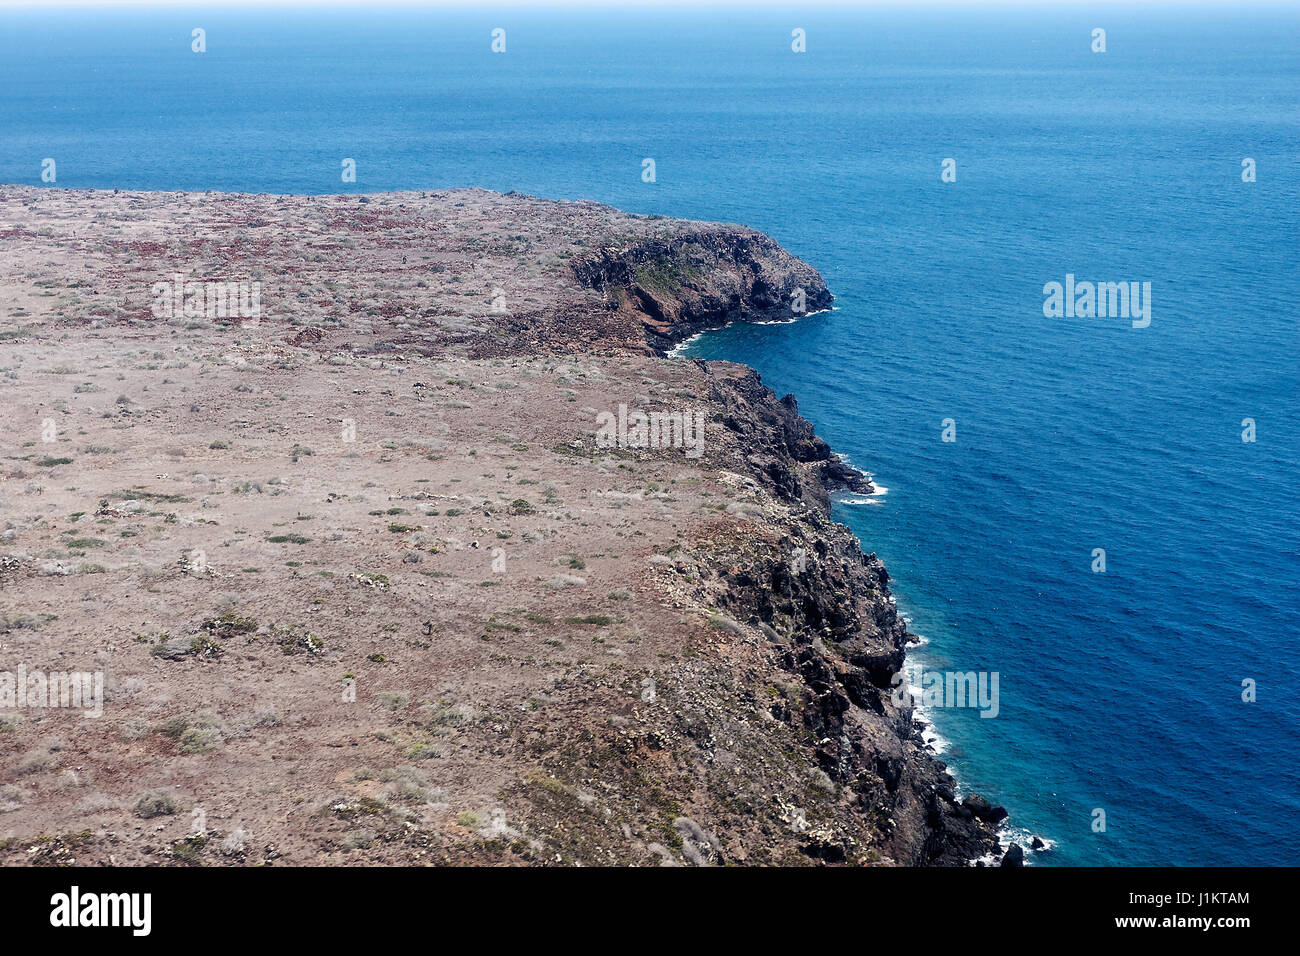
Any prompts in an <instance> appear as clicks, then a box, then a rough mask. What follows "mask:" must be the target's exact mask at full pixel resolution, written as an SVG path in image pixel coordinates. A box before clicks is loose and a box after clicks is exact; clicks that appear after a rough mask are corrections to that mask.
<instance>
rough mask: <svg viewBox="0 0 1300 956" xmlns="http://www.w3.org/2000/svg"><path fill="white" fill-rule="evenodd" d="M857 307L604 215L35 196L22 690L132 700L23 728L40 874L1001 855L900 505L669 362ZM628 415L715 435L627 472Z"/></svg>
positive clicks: (5, 491) (754, 265) (1, 533)
mask: <svg viewBox="0 0 1300 956" xmlns="http://www.w3.org/2000/svg"><path fill="white" fill-rule="evenodd" d="M241 282H243V283H254V282H255V283H257V295H258V302H259V309H258V314H257V315H255V316H249V315H241V314H230V311H229V310H222V311H220V314H218V313H214V312H213V309H212V308H211V300H210V298H209V299H204V298H203V296H204V288H205V287H207V284H210V283H221V284H228V283H241ZM168 283H171V284H172V285H173V287H174V288H176V290H177V295H176V297H175V298H174V300H169V301H173V303H174V305H175V306H176V308H174V309H171V310H170V311H166V310H161V309H160V307H159V301H160V297H161V298H166V297H167V295H168V293H165V292H164V291H162V290H161V288H160V287H161V286H165V285H167V284H168ZM196 284H197V285H196ZM191 287H193V288H191ZM195 290H197V292H198V293H199V299H198V303H199V304H198V305H195V306H194V307H193V308H191V307H190V306H191V305H192V304H193V294H192V293H193V292H194V291H195ZM227 291H228V290H227ZM830 302H831V293H830V291H829V290H828V289H827V288H826V284H825V282H824V281H823V280H822V277H821V276H820V275H819V274H818V273H817V271H816V270H815V269H813V268H812V267H811V266H809V265H807V264H806V263H804V262H801V261H799V260H798V259H796V258H794V257H792V256H791V255H789V254H788V253H787V252H785V251H784V250H783V249H781V248H780V247H779V246H778V245H777V244H776V243H775V242H773V241H772V240H771V239H769V238H768V237H766V236H764V235H762V234H761V233H758V232H755V231H754V230H751V229H747V228H744V227H741V226H733V225H719V224H704V223H696V222H686V221H681V220H673V219H667V218H663V217H647V216H634V215H629V214H626V213H622V212H619V211H617V210H613V209H610V208H608V207H605V206H601V205H598V204H595V203H589V202H552V201H546V200H540V199H535V198H531V197H527V196H518V195H499V194H495V193H490V192H486V191H483V190H454V191H439V192H409V193H394V194H385V195H372V196H320V197H304V196H264V195H228V194H217V193H130V192H116V191H113V192H103V191H95V192H91V191H70V190H45V189H33V188H23V187H0V308H3V313H2V317H0V426H2V429H3V438H0V672H4V671H13V670H14V669H15V668H16V667H17V666H18V665H19V664H21V665H23V667H25V669H26V670H27V671H29V672H30V671H35V670H41V671H45V672H55V671H86V672H102V674H103V675H104V685H105V693H104V702H103V715H102V716H100V717H96V718H89V717H84V716H82V714H80V713H77V712H75V711H70V710H67V709H51V708H44V709H42V708H33V707H21V706H20V707H17V708H14V709H9V710H6V709H4V708H3V707H0V862H3V863H67V862H74V861H75V862H77V863H95V864H103V863H120V864H146V863H154V864H156V863H176V864H190V865H195V864H213V865H216V864H231V863H246V864H256V863H276V862H286V863H293V864H325V863H343V862H348V863H369V864H409V863H500V864H510V863H526V864H549V865H570V864H585V865H602V864H604V865H610V864H615V865H702V864H814V863H845V864H899V865H962V864H966V863H969V862H971V861H973V860H976V859H979V858H988V857H989V856H990V855H992V854H995V853H997V852H998V840H997V835H996V832H997V827H998V825H999V822H1000V820H1001V818H1002V816H1004V815H1005V812H1004V811H1002V810H1001V809H1000V808H997V807H992V806H989V805H988V803H987V802H986V801H983V800H982V799H980V798H977V797H973V796H968V797H967V798H966V799H965V800H964V801H959V800H958V795H957V794H956V792H955V789H954V783H953V780H952V778H951V777H950V776H949V775H948V774H947V772H946V771H945V768H944V766H943V764H942V762H940V761H939V760H937V759H936V758H935V756H934V755H933V754H932V753H930V752H929V751H927V749H926V748H925V746H924V744H923V742H922V740H921V737H920V733H919V728H918V726H917V724H916V722H915V721H914V719H913V714H912V712H911V709H910V707H906V706H899V705H898V704H897V703H896V702H895V700H894V697H893V695H892V694H891V684H892V683H893V682H894V681H895V679H896V676H897V675H898V674H899V671H900V670H901V668H902V664H903V660H904V654H905V649H906V646H907V643H908V639H909V635H908V633H907V629H906V626H905V624H904V622H903V620H902V619H901V617H900V616H899V614H898V612H897V609H896V607H895V605H894V603H893V601H892V599H891V597H890V593H889V586H888V585H889V576H888V574H887V572H886V570H885V568H884V567H883V565H882V564H881V562H880V561H879V560H878V559H877V558H876V556H875V555H874V554H864V553H863V551H862V548H861V546H860V544H859V542H858V541H857V540H856V539H855V538H854V536H853V535H852V534H851V533H850V532H849V530H848V529H847V528H845V527H843V526H842V525H839V524H836V523H835V522H833V521H832V520H831V519H830V516H829V515H830V496H831V494H832V492H833V491H835V490H836V489H837V488H844V487H847V488H852V489H854V490H857V491H869V490H870V488H869V485H868V483H867V482H866V481H865V479H864V478H862V477H861V476H860V475H859V474H858V473H857V472H856V471H854V470H853V469H851V468H848V467H847V466H845V465H844V464H843V463H841V462H840V461H839V460H838V459H837V458H836V457H835V456H834V455H833V454H832V452H831V449H830V448H829V447H828V446H827V445H826V443H825V442H824V441H822V440H821V439H820V438H818V437H817V436H816V435H815V434H814V432H813V428H812V426H811V425H810V424H809V423H808V422H807V421H806V420H804V419H803V418H802V417H801V416H800V415H799V412H798V407H797V405H796V402H795V399H794V397H793V396H785V397H784V398H778V397H777V396H776V395H775V394H774V393H773V392H772V391H771V390H770V389H768V388H767V387H766V386H764V385H763V383H762V382H761V381H760V379H759V377H758V375H757V374H756V373H755V372H754V371H753V370H751V369H748V368H745V367H742V366H736V365H732V364H729V363H725V362H700V361H686V360H674V359H669V358H665V357H664V355H665V353H666V352H667V351H668V350H670V349H671V347H672V346H673V345H674V344H676V343H678V342H680V341H682V340H684V339H685V338H687V337H689V336H691V335H693V334H695V333H697V332H699V331H701V330H704V329H709V328H716V327H720V326H722V325H724V324H726V323H728V322H733V321H767V320H774V319H784V318H792V317H795V316H796V314H798V313H799V312H802V311H808V312H812V311H817V310H820V309H824V308H827V307H828V306H829V305H830ZM795 304H798V306H800V307H801V308H800V307H795ZM236 311H237V310H236ZM620 409H622V414H624V415H626V414H627V410H628V409H631V410H632V411H633V413H635V412H637V411H640V412H644V413H646V415H647V416H649V415H659V416H665V415H672V414H679V415H680V416H685V417H684V418H682V419H680V420H679V422H678V423H677V424H680V423H681V421H685V422H689V421H690V417H689V416H692V415H696V416H698V420H699V421H700V422H702V434H701V435H700V436H698V437H699V438H700V440H699V441H698V442H697V443H696V444H694V445H692V444H690V443H689V442H687V441H685V440H684V441H680V442H675V441H673V440H672V438H671V436H672V435H673V434H678V433H675V432H673V431H672V428H673V427H674V422H673V421H671V420H663V419H661V420H660V421H659V424H660V425H662V426H663V428H664V429H666V430H662V431H660V432H659V433H658V437H660V438H663V436H664V435H669V436H670V437H669V439H668V440H666V441H658V442H648V443H638V442H636V441H635V440H629V441H620V442H617V443H615V444H614V445H613V446H609V445H607V444H606V445H602V443H601V442H599V441H598V440H597V431H598V426H597V422H598V420H599V418H600V416H601V415H602V414H605V415H611V416H612V415H615V414H619V413H620ZM652 433H653V426H652Z"/></svg>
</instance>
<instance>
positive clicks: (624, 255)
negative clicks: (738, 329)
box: [573, 227, 832, 353]
mask: <svg viewBox="0 0 1300 956" xmlns="http://www.w3.org/2000/svg"><path fill="white" fill-rule="evenodd" d="M573 271H574V274H575V275H576V276H577V277H578V279H579V281H581V282H582V283H583V285H585V286H587V287H588V288H591V289H595V290H598V291H600V293H601V295H602V297H603V299H604V301H605V303H606V307H607V308H609V309H611V310H615V311H622V312H626V313H628V314H630V315H631V316H633V317H634V318H635V319H636V320H639V321H640V323H641V324H642V325H643V326H644V328H645V335H646V341H647V342H648V343H649V344H650V345H651V346H652V347H653V348H654V349H655V350H656V351H659V352H661V353H662V352H664V351H666V350H668V349H669V348H671V347H672V346H673V345H675V344H676V343H678V342H680V341H682V340H683V339H686V338H689V337H690V336H692V335H694V334H695V333H697V332H700V331H703V330H705V329H715V328H721V327H722V326H724V325H726V324H728V323H730V322H738V321H747V322H769V321H781V320H787V319H791V318H795V317H797V316H799V315H803V314H806V313H808V312H816V311H820V310H821V309H825V308H829V307H830V304H831V298H832V297H831V294H830V292H829V291H828V290H827V288H826V283H825V281H823V279H822V277H821V274H820V273H818V272H817V270H816V269H814V268H812V267H811V266H809V265H808V264H807V263H805V262H801V261H800V260H798V259H796V258H794V257H793V256H791V255H790V254H789V253H788V252H786V251H785V250H784V249H782V248H781V247H780V246H778V245H777V244H776V243H775V242H773V241H772V240H771V239H769V238H768V237H767V236H765V235H762V234H761V233H756V232H753V231H751V230H745V229H741V228H730V227H714V228H700V227H687V228H685V229H682V230H681V231H679V232H678V233H677V234H675V235H673V236H671V237H667V238H659V237H656V238H651V239H644V240H640V241H637V242H633V243H631V244H630V245H627V246H625V247H623V248H603V249H601V250H599V251H598V252H597V253H595V254H593V255H589V256H586V257H584V258H582V259H580V260H578V261H576V262H574V264H573Z"/></svg>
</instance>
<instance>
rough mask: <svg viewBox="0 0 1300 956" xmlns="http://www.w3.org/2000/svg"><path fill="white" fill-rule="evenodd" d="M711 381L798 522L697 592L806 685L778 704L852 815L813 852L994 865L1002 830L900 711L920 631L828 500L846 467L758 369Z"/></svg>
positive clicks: (712, 565)
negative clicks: (964, 800)
mask: <svg viewBox="0 0 1300 956" xmlns="http://www.w3.org/2000/svg"><path fill="white" fill-rule="evenodd" d="M705 371H706V372H707V374H708V376H709V381H710V393H711V398H712V399H713V401H714V402H716V403H718V404H719V405H721V406H722V407H723V408H725V409H726V411H725V412H724V414H723V417H722V424H723V425H724V426H725V427H726V428H727V429H728V430H730V431H731V432H733V433H734V434H735V436H736V438H737V439H738V447H739V448H741V449H743V450H744V451H745V452H746V454H745V458H744V461H745V464H746V465H748V466H749V468H748V470H749V473H750V474H751V475H752V476H753V477H754V478H756V479H757V480H758V481H759V482H760V483H762V485H763V486H764V489H765V490H766V491H767V492H769V493H770V494H771V495H772V496H773V497H774V498H775V499H776V500H777V501H778V502H780V503H781V504H782V505H784V506H787V507H788V510H784V509H782V510H781V511H780V512H779V513H778V515H779V516H778V518H777V520H775V521H774V522H773V526H772V529H773V531H774V532H775V533H772V534H770V535H768V536H766V537H763V536H759V539H758V540H753V539H751V540H750V541H749V542H747V545H748V546H745V547H737V544H738V542H735V541H731V542H728V543H727V544H726V545H723V546H715V547H711V548H706V549H703V550H702V553H701V557H700V563H699V567H700V579H699V583H698V585H697V586H696V588H695V593H696V594H697V595H698V597H699V599H700V600H701V601H703V602H705V603H707V604H708V605H710V606H712V607H716V608H718V609H719V610H721V611H723V612H724V613H726V614H727V615H729V617H730V618H731V619H733V620H735V621H738V622H745V623H747V624H749V625H750V626H752V627H755V628H757V629H758V630H759V631H760V632H761V633H762V635H763V636H764V637H765V638H766V639H767V641H768V642H769V643H770V646H771V648H772V650H773V653H774V655H775V657H776V659H777V660H778V661H779V663H780V666H781V667H783V668H784V669H785V670H787V671H788V672H789V673H790V674H791V675H792V677H793V678H795V679H796V680H798V681H799V682H800V694H799V696H798V698H797V699H796V700H794V701H780V702H776V703H774V704H773V706H772V714H773V716H775V717H776V718H777V719H779V720H782V721H785V722H788V723H790V724H791V725H792V726H793V727H795V728H797V729H798V730H800V731H802V732H804V733H806V734H807V739H808V741H809V742H810V744H811V749H812V755H813V758H814V759H815V761H816V763H817V765H818V766H819V767H820V768H821V769H822V770H823V771H825V773H826V774H827V775H828V776H829V778H830V779H831V780H832V781H834V782H835V784H836V786H837V787H840V788H842V789H843V796H842V798H841V801H840V807H841V808H842V809H843V812H844V815H845V816H848V817H850V820H849V821H847V822H845V823H844V824H843V825H842V827H841V828H840V829H838V830H834V829H832V830H831V831H828V832H835V833H837V834H838V837H837V839H831V840H830V841H829V843H828V844H827V845H825V846H821V847H818V848H816V849H814V850H809V851H808V852H811V853H813V855H815V856H826V855H829V856H830V857H832V858H834V857H839V856H848V857H855V856H857V857H860V855H861V854H862V853H863V852H870V850H869V849H868V848H871V847H874V848H875V849H876V850H877V851H878V852H880V853H881V854H883V855H884V856H885V857H887V858H889V859H892V860H894V861H896V862H899V863H903V864H908V865H930V864H948V865H952V864H961V863H965V862H967V861H969V860H972V859H976V858H978V857H982V856H987V855H989V854H992V853H994V852H995V851H996V849H997V839H996V835H995V825H993V824H990V823H988V822H986V821H982V820H980V819H977V818H976V817H975V816H974V815H973V814H972V813H971V811H970V810H969V809H968V808H967V807H965V806H962V805H961V804H960V803H958V802H957V800H956V795H955V792H954V786H953V780H952V778H951V777H950V776H949V775H948V774H947V773H946V772H945V769H944V766H943V764H942V763H941V762H939V761H937V760H936V759H935V758H934V757H933V756H932V755H931V754H929V753H927V752H926V750H925V748H924V744H923V743H922V741H921V737H920V733H919V730H918V728H917V727H916V726H915V724H914V723H913V720H912V712H911V707H910V704H909V705H907V706H904V707H899V706H897V705H896V703H895V701H894V698H893V696H891V685H892V683H893V682H894V681H895V680H896V679H897V676H898V675H899V672H900V671H901V669H902V666H903V661H904V656H905V647H906V644H907V640H908V633H907V628H906V625H905V624H904V622H903V620H902V618H901V617H900V616H899V614H898V610H897V607H896V606H895V604H894V602H893V600H892V599H891V597H890V594H889V587H888V582H889V575H888V573H887V572H886V570H885V568H884V565H883V564H882V563H881V562H880V560H879V559H878V558H877V557H876V556H875V555H874V554H870V555H864V554H863V553H862V550H861V547H860V545H859V543H858V541H857V539H856V538H855V537H854V536H853V535H852V534H851V533H850V532H849V530H848V529H847V528H845V527H844V526H843V525H839V524H835V523H834V522H831V521H829V520H828V512H829V508H828V505H827V493H828V491H829V490H833V489H834V488H836V487H843V486H844V485H845V483H846V481H845V475H844V473H843V471H841V470H839V469H838V468H833V467H829V466H831V465H832V463H834V464H835V465H838V462H836V461H835V459H833V458H830V457H829V453H828V449H826V446H825V444H824V443H823V442H821V441H820V439H816V438H814V437H813V436H812V431H811V427H810V426H808V424H807V422H806V421H804V420H803V419H802V418H800V417H799V416H798V414H797V411H796V410H795V408H794V402H793V397H792V396H786V398H784V399H781V400H778V399H777V398H776V396H775V394H773V393H772V391H771V390H770V389H767V388H766V387H765V386H763V385H762V384H761V382H760V381H759V379H758V376H757V375H756V374H755V373H754V372H753V371H752V370H749V369H744V368H742V367H736V366H730V365H726V364H725V363H711V364H709V365H707V366H705ZM850 471H851V470H850ZM852 483H853V482H852V479H849V481H848V484H850V485H851V484H852ZM858 490H862V489H861V488H860V487H859V488H858ZM859 816H862V817H865V820H864V821H863V820H858V819H857V818H858V817H859ZM864 829H865V830H866V834H864V832H863V831H864ZM855 848H856V852H855Z"/></svg>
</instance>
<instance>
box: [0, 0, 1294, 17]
mask: <svg viewBox="0 0 1300 956" xmlns="http://www.w3.org/2000/svg"><path fill="white" fill-rule="evenodd" d="M1295 3H1296V0H812V2H800V0H505V2H494V0H432V2H431V0H0V7H64V6H97V7H161V6H166V7H195V8H204V9H213V8H219V7H237V6H257V7H269V6H296V7H325V6H330V7H348V6H350V7H357V8H358V9H363V8H371V9H373V8H375V7H384V6H404V7H465V8H479V9H481V10H482V11H483V13H484V14H490V13H493V12H500V11H501V10H504V9H510V8H511V7H515V8H519V7H536V8H547V7H551V8H556V7H629V6H641V7H690V8H692V9H700V8H705V7H722V6H726V7H767V8H772V9H777V10H781V9H785V10H789V11H790V12H791V13H792V14H796V13H799V12H800V11H802V10H807V9H810V8H817V7H920V6H935V7H944V6H967V7H976V6H985V7H999V6H1001V7H1006V6H1039V7H1044V6H1046V7H1074V8H1077V9H1088V8H1092V7H1102V6H1128V7H1133V6H1141V7H1152V6H1207V5H1214V6H1294V5H1295Z"/></svg>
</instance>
